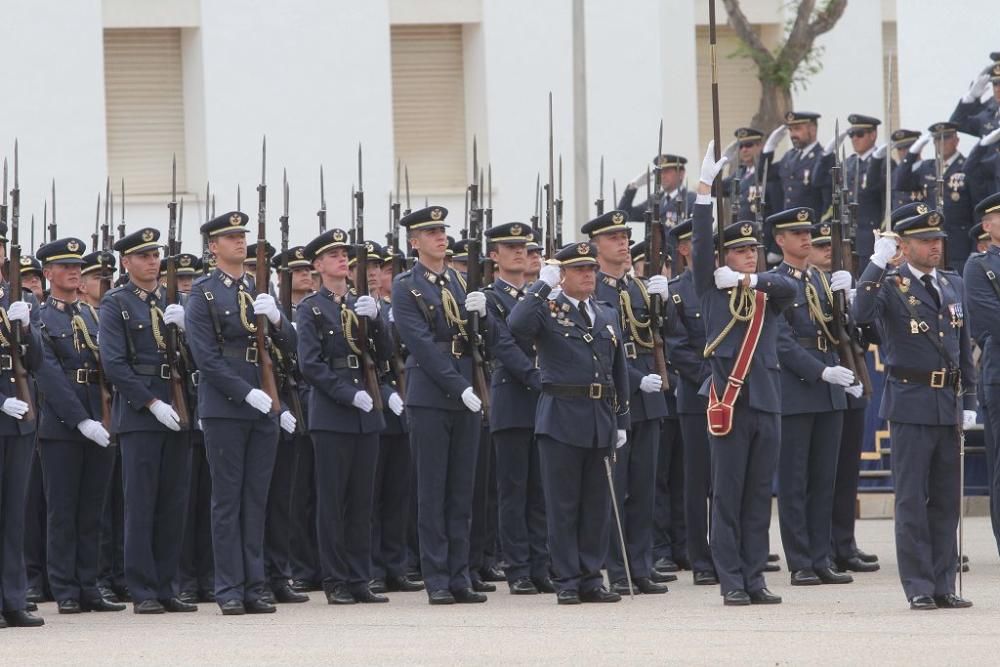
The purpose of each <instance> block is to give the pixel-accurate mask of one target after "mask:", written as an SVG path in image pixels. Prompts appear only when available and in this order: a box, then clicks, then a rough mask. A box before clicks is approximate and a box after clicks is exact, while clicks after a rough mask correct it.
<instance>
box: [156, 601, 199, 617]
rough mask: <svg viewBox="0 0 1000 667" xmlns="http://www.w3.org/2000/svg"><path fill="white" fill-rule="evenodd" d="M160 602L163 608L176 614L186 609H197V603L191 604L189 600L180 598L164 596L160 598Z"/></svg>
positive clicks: (186, 610)
mask: <svg viewBox="0 0 1000 667" xmlns="http://www.w3.org/2000/svg"><path fill="white" fill-rule="evenodd" d="M160 604H161V605H163V608H164V609H166V610H167V611H169V612H170V613H172V614H178V613H183V612H188V611H198V605H196V604H191V603H190V602H185V601H184V600H181V599H180V598H164V599H162V600H160Z"/></svg>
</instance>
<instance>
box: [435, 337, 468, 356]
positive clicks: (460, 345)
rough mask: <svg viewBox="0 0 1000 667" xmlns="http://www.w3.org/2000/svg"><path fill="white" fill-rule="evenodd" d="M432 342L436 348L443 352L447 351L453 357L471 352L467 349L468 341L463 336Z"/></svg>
mask: <svg viewBox="0 0 1000 667" xmlns="http://www.w3.org/2000/svg"><path fill="white" fill-rule="evenodd" d="M434 344H435V345H436V346H437V348H438V349H439V350H441V351H443V352H447V353H448V354H450V355H452V356H453V357H456V358H458V357H467V356H468V355H470V354H471V353H472V351H471V350H470V349H469V343H468V342H467V341H466V340H465V339H464V338H455V339H453V340H436V341H434Z"/></svg>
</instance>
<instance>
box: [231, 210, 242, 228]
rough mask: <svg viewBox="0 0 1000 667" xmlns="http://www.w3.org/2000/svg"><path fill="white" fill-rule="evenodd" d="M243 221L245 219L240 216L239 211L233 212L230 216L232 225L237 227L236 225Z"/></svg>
mask: <svg viewBox="0 0 1000 667" xmlns="http://www.w3.org/2000/svg"><path fill="white" fill-rule="evenodd" d="M241 222H243V219H242V218H240V214H239V213H233V214H232V215H231V216H229V224H230V225H233V226H234V227H235V226H236V225H238V224H240V223H241Z"/></svg>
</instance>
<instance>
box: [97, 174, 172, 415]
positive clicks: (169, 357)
mask: <svg viewBox="0 0 1000 667" xmlns="http://www.w3.org/2000/svg"><path fill="white" fill-rule="evenodd" d="M170 169H171V171H170V174H171V175H170V203H169V204H167V210H168V211H169V212H170V214H169V222H168V223H167V247H166V251H167V286H166V305H168V306H169V305H170V304H173V303H177V302H178V299H177V156H176V155H174V159H173V163H172V165H171V168H170ZM122 197H123V200H124V193H123V195H122ZM124 213H125V205H124V201H123V204H122V220H123V221H124ZM122 224H124V222H123V223H122ZM101 264H102V266H101V273H102V275H103V273H104V266H103V264H104V259H103V253H102V256H101ZM166 334H167V335H166V336H165V338H166V341H165V342H166V346H167V349H166V353H167V365H168V366H169V367H170V377H169V378H168V379H167V382H168V384H169V386H170V405H171V406H172V407H173V408H174V411H175V412H176V413H177V416H178V418H179V419H178V420H177V421H178V423H179V424H180V427H181V430H186V429H187V428H188V427H189V426H190V423H191V419H190V414H189V413H188V407H187V387H186V386H185V383H184V375H183V374H182V373H181V370H180V369H181V364H182V360H181V355H180V344H179V343H178V335H179V334H178V333H177V325H176V324H168V325H167V331H166Z"/></svg>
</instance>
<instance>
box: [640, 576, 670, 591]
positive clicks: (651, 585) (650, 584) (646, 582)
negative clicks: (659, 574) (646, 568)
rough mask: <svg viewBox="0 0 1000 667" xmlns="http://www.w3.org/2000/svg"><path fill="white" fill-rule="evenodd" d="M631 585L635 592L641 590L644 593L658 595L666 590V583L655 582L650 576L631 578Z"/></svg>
mask: <svg viewBox="0 0 1000 667" xmlns="http://www.w3.org/2000/svg"><path fill="white" fill-rule="evenodd" d="M632 586H633V587H634V588H635V589H636V592H641V593H643V594H644V595H658V594H660V593H666V592H667V590H668V589H667V586H666V584H661V583H657V582H655V581H653V580H652V579H651V578H650V577H636V578H635V579H633V580H632Z"/></svg>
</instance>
